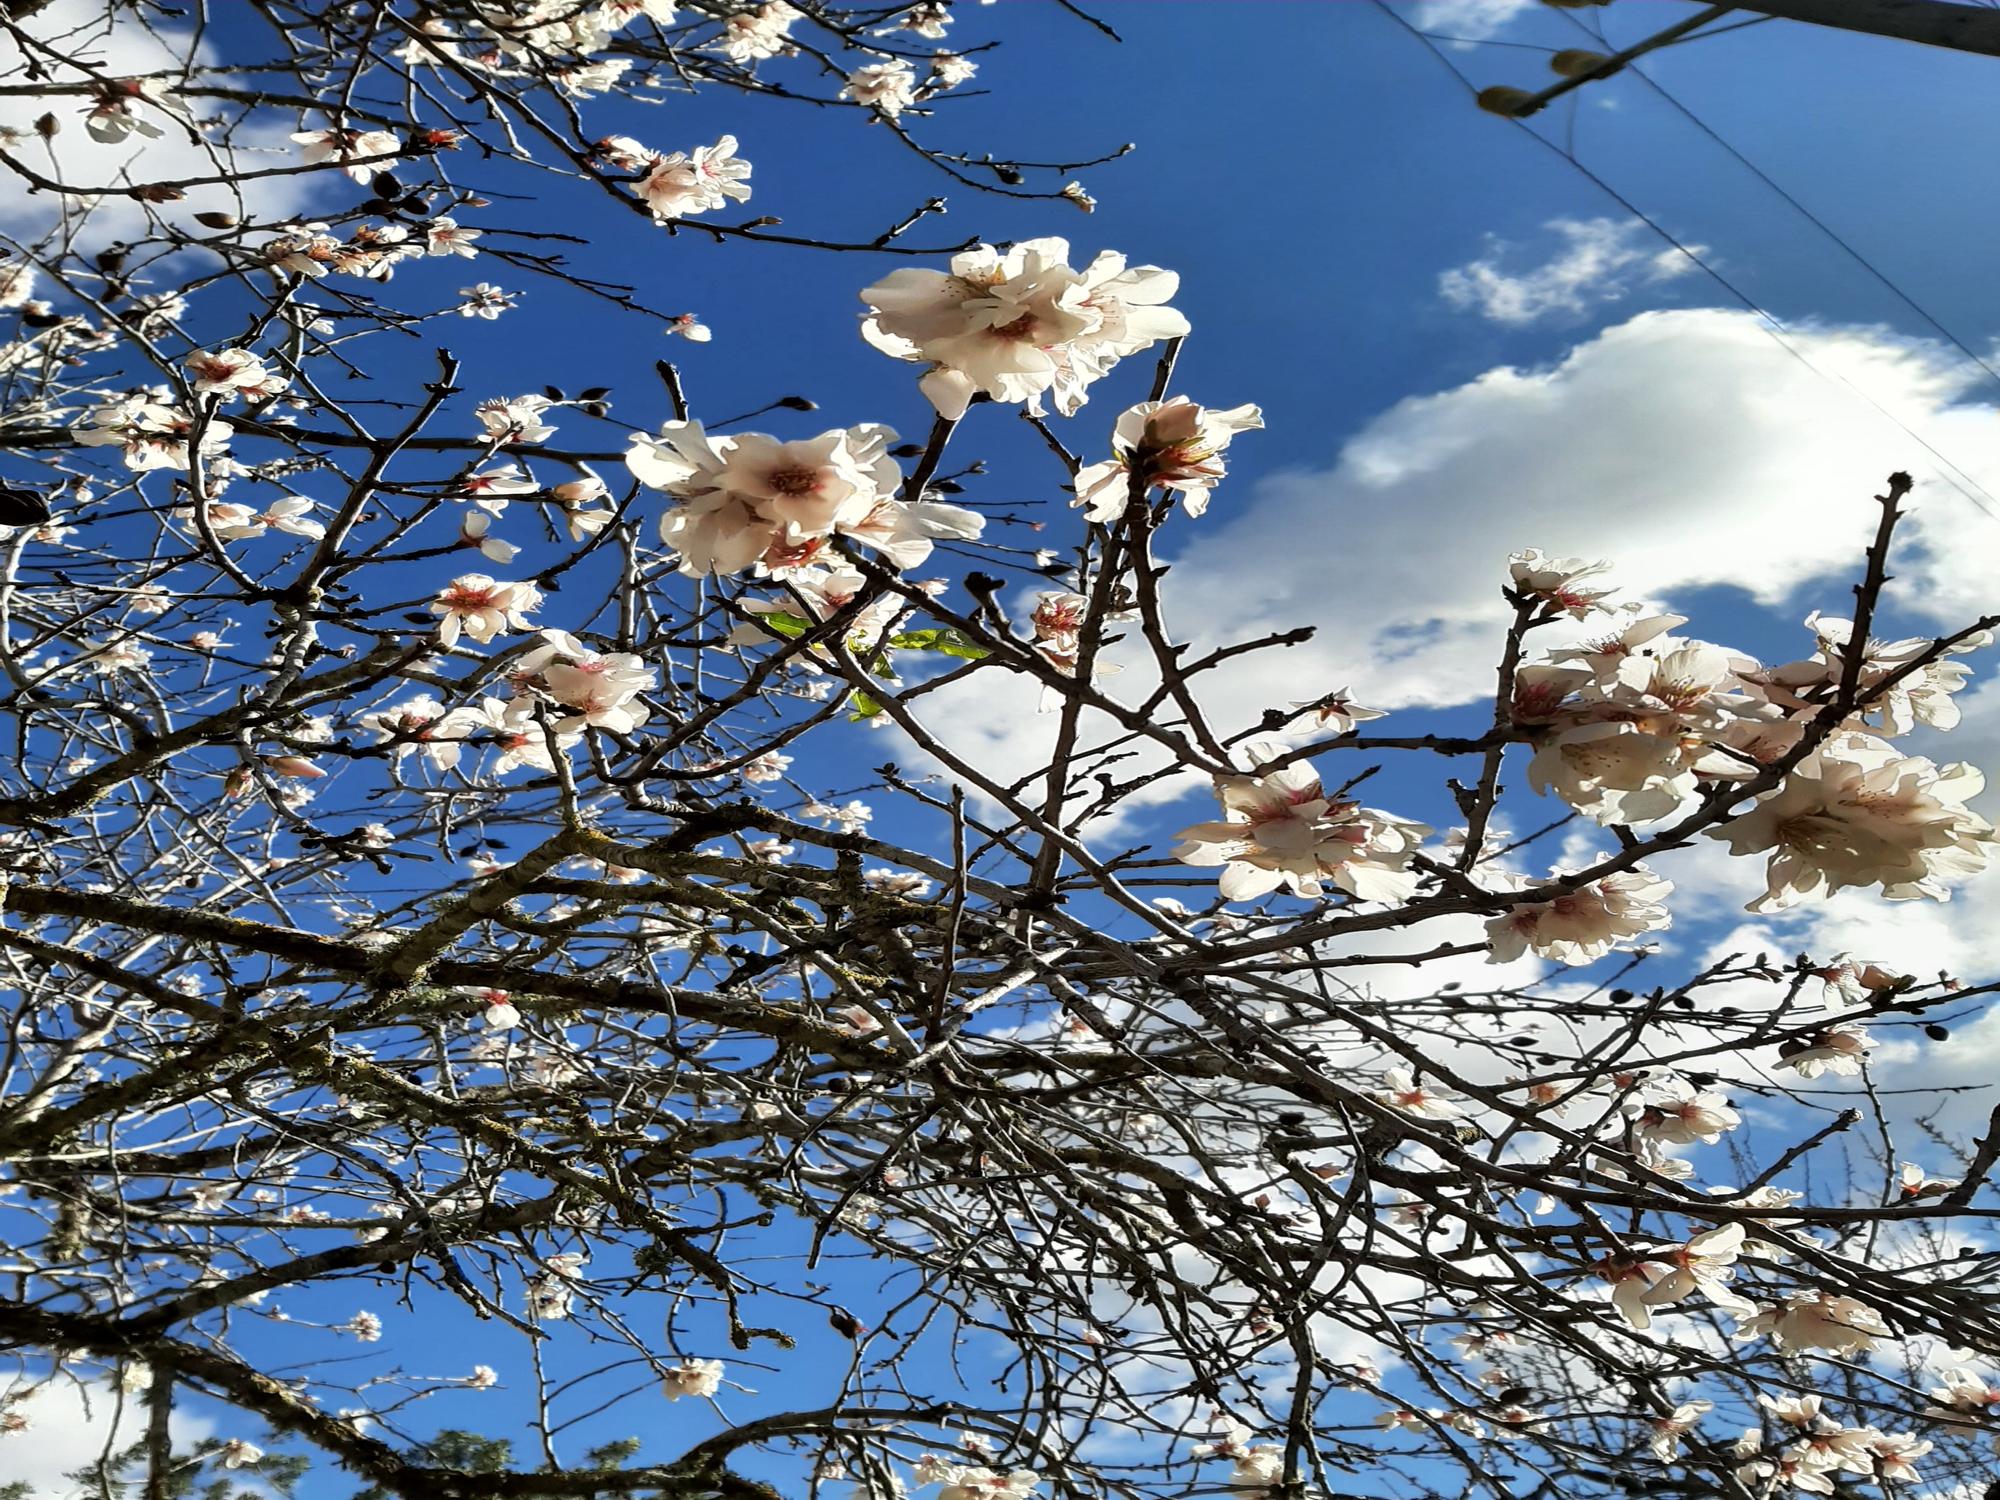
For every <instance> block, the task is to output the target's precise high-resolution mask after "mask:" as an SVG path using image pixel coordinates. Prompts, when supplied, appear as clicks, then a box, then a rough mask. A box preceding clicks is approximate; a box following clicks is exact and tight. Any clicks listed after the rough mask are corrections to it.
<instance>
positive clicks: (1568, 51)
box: [1549, 47, 1611, 78]
mask: <svg viewBox="0 0 2000 1500" xmlns="http://www.w3.org/2000/svg"><path fill="white" fill-rule="evenodd" d="M1610 61H1611V59H1610V58H1608V57H1606V56H1605V55H1604V54H1603V53H1602V52H1589V51H1586V50H1584V49H1583V48H1582V47H1569V48H1565V49H1564V50H1563V51H1561V52H1558V53H1556V54H1555V56H1553V57H1551V58H1550V59H1549V66H1550V67H1551V68H1553V69H1555V71H1556V72H1558V73H1560V74H1562V76H1563V77H1565V78H1581V77H1583V75H1584V74H1586V73H1594V72H1596V71H1597V70H1598V69H1599V68H1601V67H1603V66H1604V65H1605V64H1606V63H1608V62H1610Z"/></svg>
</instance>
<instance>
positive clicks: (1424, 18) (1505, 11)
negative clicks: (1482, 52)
mask: <svg viewBox="0 0 2000 1500" xmlns="http://www.w3.org/2000/svg"><path fill="white" fill-rule="evenodd" d="M1534 3H1535V0H1418V4H1417V5H1416V6H1415V8H1414V9H1413V10H1412V11H1411V14H1410V19H1411V21H1412V22H1413V23H1414V24H1415V25H1416V27H1417V29H1418V30H1419V31H1434V32H1437V33H1438V34H1439V35H1441V36H1446V37H1452V38H1456V39H1458V40H1460V41H1467V42H1483V41H1485V40H1486V39H1487V38H1488V37H1490V36H1493V35H1495V34H1497V33H1498V32H1499V31H1501V30H1502V29H1503V28H1504V27H1505V26H1506V25H1507V23H1508V22H1509V21H1511V20H1513V19H1514V17H1516V16H1518V15H1519V14H1520V13H1521V12H1522V11H1524V10H1529V9H1531V8H1533V6H1534Z"/></svg>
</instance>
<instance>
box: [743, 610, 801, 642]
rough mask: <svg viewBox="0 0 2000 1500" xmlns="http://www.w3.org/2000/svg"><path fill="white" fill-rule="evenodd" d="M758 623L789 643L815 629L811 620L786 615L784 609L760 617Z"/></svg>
mask: <svg viewBox="0 0 2000 1500" xmlns="http://www.w3.org/2000/svg"><path fill="white" fill-rule="evenodd" d="M757 623H758V624H759V625H761V626H762V627H763V628H764V629H766V630H768V631H770V632H771V634H772V635H781V636H783V637H784V638H785V639H786V640H788V641H794V640H797V639H798V638H799V637H800V636H802V635H804V634H805V633H806V632H807V631H808V630H811V629H812V628H813V622H812V621H811V620H808V619H806V618H804V617H803V616H801V615H790V614H786V613H785V612H784V611H783V610H782V609H778V610H773V611H772V612H771V613H770V614H768V615H766V614H760V615H758V616H757Z"/></svg>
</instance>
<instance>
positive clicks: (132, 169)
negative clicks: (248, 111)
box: [0, 0, 310, 244]
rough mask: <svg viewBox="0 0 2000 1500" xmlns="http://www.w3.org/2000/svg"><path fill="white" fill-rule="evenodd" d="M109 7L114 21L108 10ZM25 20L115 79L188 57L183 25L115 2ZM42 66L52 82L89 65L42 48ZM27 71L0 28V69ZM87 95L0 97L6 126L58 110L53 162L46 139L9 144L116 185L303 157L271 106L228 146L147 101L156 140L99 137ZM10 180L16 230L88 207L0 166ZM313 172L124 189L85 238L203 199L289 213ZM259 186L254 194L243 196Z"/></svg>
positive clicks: (94, 213) (172, 214) (60, 48)
mask: <svg viewBox="0 0 2000 1500" xmlns="http://www.w3.org/2000/svg"><path fill="white" fill-rule="evenodd" d="M107 10H109V11H111V18H110V19H109V21H108V22H107V16H106V12H107ZM22 29H23V30H25V31H26V32H28V33H29V34H30V35H32V36H33V37H34V38H35V39H36V41H37V42H38V43H40V44H42V45H43V46H46V47H47V48H49V49H50V50H51V51H52V52H53V53H54V54H55V55H57V56H60V57H67V58H73V59H75V60H77V61H78V62H81V63H85V64H87V65H89V67H90V68H92V69H94V70H95V71H96V72H97V73H98V74H100V75H102V76H106V77H111V78H125V77H134V76H138V75H142V74H147V73H157V72H160V71H162V70H174V69H178V68H180V67H181V65H182V63H183V61H184V59H185V55H186V47H185V44H184V42H183V40H182V38H181V36H180V35H179V34H178V33H176V32H174V31H172V30H169V29H166V28H151V29H149V28H148V27H147V26H144V25H141V24H139V23H138V22H137V21H136V20H134V19H133V17H132V15H131V14H130V13H129V12H128V11H126V10H125V9H124V8H123V7H118V8H115V9H114V8H111V7H107V6H105V5H104V4H103V3H102V0H56V3H55V4H53V5H50V6H47V7H46V8H44V9H42V10H39V11H37V12H36V13H35V14H34V15H33V16H31V17H30V18H29V19H28V20H27V21H26V22H25V23H24V24H23V28H22ZM37 57H38V60H39V61H40V62H41V63H42V64H43V65H44V66H45V67H46V68H47V74H48V77H47V80H46V81H48V82H49V83H51V84H65V83H76V82H79V81H81V80H83V79H85V78H87V77H88V76H89V75H88V74H87V73H84V72H82V71H80V70H79V69H77V68H72V67H65V66H62V65H59V64H57V65H50V63H49V57H48V55H47V54H45V53H38V54H37ZM195 57H196V60H197V62H198V63H200V64H204V65H207V64H213V63H214V62H215V60H216V59H215V53H214V49H213V48H211V47H209V46H207V45H206V44H204V45H203V46H201V47H200V48H198V49H197V50H196V54H195ZM24 71H25V64H24V59H23V56H22V48H21V45H20V43H19V42H18V41H16V40H14V39H13V38H12V37H11V36H0V74H5V75H7V76H10V77H20V76H22V75H23V73H24ZM91 102H92V101H91V99H90V98H89V96H88V95H84V94H77V93H49V94H20V95H11V96H8V97H6V98H0V127H7V128H12V129H15V130H30V129H31V128H32V126H33V123H34V121H35V120H36V119H38V118H39V117H41V116H42V115H43V114H53V115H54V116H55V117H56V121H57V125H58V127H59V128H58V130H57V133H56V136H55V138H54V139H53V140H52V141H50V142H49V143H48V144H49V149H50V150H52V151H53V153H54V163H53V167H52V166H51V164H50V160H49V157H48V154H47V153H46V152H44V151H43V149H42V146H41V143H40V142H39V141H33V142H32V143H31V144H27V145H23V146H19V147H15V148H11V149H12V151H13V154H15V155H16V156H18V157H19V159H20V160H21V161H23V162H24V163H26V164H28V165H31V166H33V167H34V168H35V170H37V171H39V172H41V173H43V174H44V175H45V176H51V177H55V178H57V179H59V180H60V181H62V182H64V183H67V184H70V185H73V186H79V187H86V186H87V187H112V186H119V185H125V184H135V183H152V182H177V181H186V180H189V179H195V178H210V177H217V176H220V175H221V174H222V173H224V172H226V171H227V170H229V167H230V164H231V163H232V162H238V163H241V164H243V165H247V166H255V167H263V166H269V165H271V164H272V161H273V157H272V156H271V155H269V154H267V153H279V155H278V156H277V157H276V158H275V159H276V160H279V161H292V160H296V159H297V155H296V153H297V150H298V148H297V147H296V146H294V145H293V144H292V143H291V141H290V139H289V134H290V131H291V130H292V129H293V128H294V127H293V126H292V125H290V124H289V123H287V122H286V121H284V120H282V119H279V118H277V117H275V116H265V117H263V118H261V119H259V120H257V121H254V122H252V123H248V124H245V125H242V126H240V127H238V128H236V129H235V130H233V131H232V132H231V133H230V137H229V139H230V142H231V145H230V146H229V147H222V146H219V145H217V144H215V143H214V142H213V141H211V140H209V139H207V138H206V137H204V136H202V135H201V134H199V133H197V132H194V131H191V130H190V128H189V121H188V119H186V118H176V117H174V116H172V115H169V114H165V113H163V112H161V111H159V110H157V109H153V108H151V107H149V106H144V105H142V106H140V107H139V113H141V114H142V115H144V116H145V117H146V118H147V119H149V120H150V121H152V122H153V123H154V124H155V125H158V126H160V127H162V128H163V130H164V132H165V133H164V134H163V135H161V136H160V137H159V138H158V139H157V140H151V141H148V140H145V139H143V138H141V137H139V136H136V135H135V136H133V137H131V138H130V139H128V140H126V141H124V142H121V143H119V144H116V145H107V144H105V143H103V142H99V141H94V140H92V139H91V138H90V136H89V135H88V133H86V131H85V129H84V117H85V116H86V115H87V114H88V113H89V111H90V107H91ZM213 108H215V104H214V101H206V102H203V101H195V102H194V103H193V105H192V108H191V113H192V115H193V116H195V117H199V116H201V115H202V114H204V113H206V112H207V111H209V110H211V109H213ZM0 180H4V182H5V184H6V186H5V188H4V190H0V233H5V234H8V235H11V236H13V237H14V238H16V239H20V240H33V239H35V238H37V237H38V236H40V235H42V234H44V233H47V232H49V231H50V230H51V229H52V228H54V227H55V226H57V225H58V224H60V223H61V222H62V219H63V216H64V215H65V214H67V215H69V216H70V217H71V220H72V222H74V221H75V219H76V217H77V216H78V215H79V214H81V213H84V212H85V210H84V209H83V208H82V206H81V205H80V203H79V200H77V199H73V198H63V199H58V198H57V197H56V196H55V195H52V194H47V193H28V192H25V191H23V190H22V187H23V185H22V183H21V180H20V179H19V178H18V177H16V176H15V175H14V174H13V173H12V172H11V171H0ZM309 181H310V179H309V178H306V177H270V178H259V179H257V180H255V181H254V182H252V183H249V184H245V192H244V193H239V192H238V191H237V190H235V189H232V188H230V187H228V186H227V185H222V184H217V185H214V186H198V187H192V188H189V189H188V190H187V197H186V198H185V199H183V200H181V201H179V202H175V203H167V204H162V205H157V206H154V205H144V204H140V203H137V202H135V201H133V200H132V199H130V198H126V197H117V196H113V197H105V198H102V199H100V200H98V201H97V202H96V203H95V204H94V205H91V206H90V207H89V208H88V210H87V219H86V227H85V228H84V230H83V237H84V238H85V239H86V240H87V241H89V242H90V243H93V244H102V243H104V242H106V241H109V240H112V239H116V238H121V237H127V236H131V235H134V234H136V233H138V232H139V231H141V230H142V229H143V228H144V226H145V225H146V224H147V223H148V215H149V214H155V215H157V216H158V217H159V218H161V219H165V220H167V221H168V222H170V223H176V224H185V223H188V222H189V221H190V219H191V217H192V215H194V214H195V213H197V212H199V211H201V210H204V209H213V210H222V211H226V212H231V213H235V214H237V215H238V216H239V217H244V218H253V217H254V218H267V219H269V218H285V217H287V216H289V215H291V214H292V213H294V212H295V211H296V210H297V208H298V207H299V206H300V205H301V204H302V203H303V202H304V200H305V197H306V194H307V193H308V192H309V191H310V189H309V187H308V186H307V184H308V182H309ZM253 191H254V204H252V203H249V202H246V196H247V194H248V193H250V192H253Z"/></svg>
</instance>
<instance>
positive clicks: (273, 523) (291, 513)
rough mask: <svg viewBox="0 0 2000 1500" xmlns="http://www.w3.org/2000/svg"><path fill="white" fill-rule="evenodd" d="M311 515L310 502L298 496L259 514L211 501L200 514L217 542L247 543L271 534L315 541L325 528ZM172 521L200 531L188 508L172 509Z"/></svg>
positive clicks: (234, 503) (272, 503)
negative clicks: (279, 533) (273, 532)
mask: <svg viewBox="0 0 2000 1500" xmlns="http://www.w3.org/2000/svg"><path fill="white" fill-rule="evenodd" d="M312 512H313V503H312V501H310V500H308V499H306V498H305V497H304V496H301V495H288V496H286V497H285V498H284V499H282V500H274V501H272V502H271V503H270V504H269V505H267V506H265V507H264V509H262V510H261V511H260V510H256V509H253V508H252V507H250V506H248V505H239V504H237V503H236V502H235V501H233V500H211V501H209V503H208V505H207V507H206V509H205V510H204V512H203V515H204V517H205V518H206V520H207V522H208V529H209V531H210V533H211V534H213V535H214V537H215V539H216V540H217V541H222V542H245V541H251V540H254V539H255V538H257V537H260V536H263V535H265V534H266V533H267V532H272V531H282V532H285V533H287V534H288V535H291V536H302V537H306V538H308V539H310V540H313V541H317V540H319V538H321V537H323V536H325V535H326V528H325V527H324V526H322V525H320V523H319V522H318V521H315V520H314V519H313V518H312ZM174 518H175V519H176V520H179V521H181V522H183V523H185V524H186V525H187V526H188V527H189V528H190V529H191V530H196V531H199V530H200V525H201V523H200V522H199V521H197V520H196V519H195V512H194V508H193V507H192V506H182V507H180V508H178V509H176V510H175V511H174Z"/></svg>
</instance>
